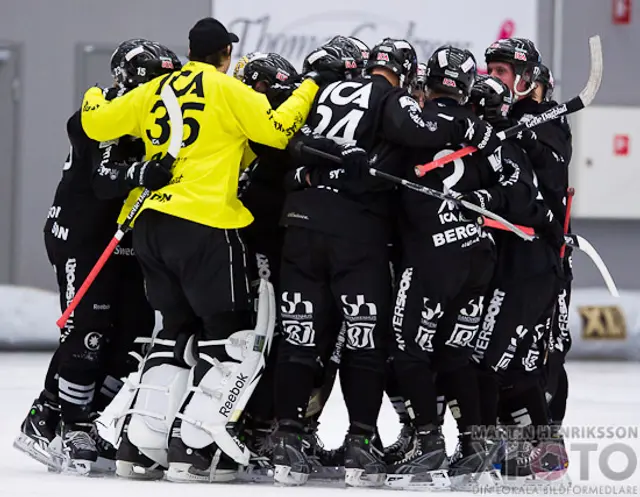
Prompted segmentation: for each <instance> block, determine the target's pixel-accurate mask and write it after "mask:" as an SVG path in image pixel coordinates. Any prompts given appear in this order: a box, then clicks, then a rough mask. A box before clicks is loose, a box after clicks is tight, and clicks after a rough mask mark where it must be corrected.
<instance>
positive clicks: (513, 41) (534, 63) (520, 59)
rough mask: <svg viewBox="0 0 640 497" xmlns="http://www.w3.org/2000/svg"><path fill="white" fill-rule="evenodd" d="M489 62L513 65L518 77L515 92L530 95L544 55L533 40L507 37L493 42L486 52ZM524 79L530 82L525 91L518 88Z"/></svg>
mask: <svg viewBox="0 0 640 497" xmlns="http://www.w3.org/2000/svg"><path fill="white" fill-rule="evenodd" d="M484 56H485V60H486V62H487V64H490V63H491V62H504V63H506V64H510V65H511V67H513V72H514V73H515V76H516V79H515V82H514V90H513V91H514V93H515V94H516V95H517V96H524V95H528V94H529V93H530V92H531V91H532V90H533V88H534V86H535V84H534V83H535V80H536V79H537V78H538V76H539V74H540V63H541V61H542V57H541V56H540V52H538V49H537V48H536V46H535V44H534V43H533V42H532V41H531V40H527V39H526V38H506V39H503V40H498V41H496V42H495V43H492V44H491V45H490V46H489V48H487V49H486V50H485V53H484ZM521 80H523V81H525V82H526V83H528V84H529V86H528V88H527V89H526V90H525V91H524V92H519V91H518V90H517V86H518V83H519V82H520V81H521Z"/></svg>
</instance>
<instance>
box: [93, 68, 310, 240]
mask: <svg viewBox="0 0 640 497" xmlns="http://www.w3.org/2000/svg"><path fill="white" fill-rule="evenodd" d="M165 84H170V85H171V87H172V88H173V90H174V92H175V94H176V96H177V98H178V102H179V103H180V106H181V109H182V115H183V121H184V125H183V126H184V127H183V135H182V148H181V149H180V153H179V154H178V157H177V160H176V161H175V163H174V165H173V167H172V173H173V178H172V180H171V183H170V184H169V185H167V186H165V187H164V188H161V189H159V190H156V191H155V192H154V193H153V194H152V195H151V196H150V197H149V198H148V199H147V201H146V202H145V203H144V205H143V206H142V208H141V209H140V212H142V211H143V210H144V209H154V210H157V211H160V212H164V213H166V214H170V215H172V216H176V217H180V218H183V219H188V220H190V221H193V222H196V223H200V224H204V225H207V226H212V227H215V228H223V229H233V228H242V227H245V226H247V225H249V224H250V223H251V222H252V221H253V216H252V215H251V213H250V212H249V211H248V210H247V209H246V208H245V207H244V206H243V205H242V203H241V202H240V200H238V198H237V190H238V176H239V173H240V168H241V160H242V156H243V153H244V152H245V148H246V147H247V141H248V140H252V141H255V142H258V143H263V144H265V145H268V146H271V147H275V148H280V149H284V148H285V147H286V145H287V143H288V142H289V139H290V138H291V137H292V136H293V135H294V133H295V132H296V131H297V130H298V129H299V128H300V127H301V126H302V125H303V124H304V122H305V120H306V118H307V114H308V113H309V109H310V108H311V104H312V102H313V99H314V97H315V94H316V92H317V91H318V86H317V85H316V84H315V83H314V82H313V81H311V80H306V81H304V82H303V83H302V85H301V86H300V87H299V88H298V89H297V90H296V91H294V92H293V95H292V96H291V97H290V98H289V99H288V100H287V101H286V102H285V103H283V104H282V105H281V106H280V107H278V109H277V110H274V109H272V108H271V105H270V104H269V102H268V100H267V98H266V97H265V96H264V95H262V94H260V93H257V92H256V91H254V90H252V89H251V88H249V87H248V86H246V85H244V84H243V83H241V82H240V81H238V80H236V79H234V78H231V77H229V76H227V75H226V74H223V73H221V72H219V71H217V70H216V68H215V67H213V66H211V65H209V64H204V63H200V62H189V63H188V64H186V65H185V66H184V67H183V68H182V70H181V71H179V72H178V71H176V72H174V73H171V74H169V75H165V76H161V77H159V78H156V79H154V80H153V81H150V82H149V83H147V84H145V85H142V86H140V87H138V88H136V89H135V90H132V91H131V92H129V93H127V94H126V95H124V96H122V97H120V98H116V99H114V100H112V101H106V100H105V99H104V97H103V95H102V91H101V90H100V89H99V88H91V89H89V90H88V91H87V92H86V94H85V95H84V102H83V104H82V126H83V128H84V130H85V132H86V133H87V135H88V136H89V137H90V138H92V139H93V140H97V141H107V140H113V139H115V138H119V137H121V136H124V135H132V136H136V137H140V138H142V139H143V140H144V144H145V156H146V158H147V159H151V158H154V159H159V158H161V157H162V156H163V155H164V154H166V152H167V149H168V147H169V137H170V134H171V123H170V122H169V117H168V115H167V111H166V109H165V107H164V104H163V103H162V99H161V98H160V91H161V90H162V88H163V86H164V85H165ZM141 191H142V189H141V188H136V189H134V190H133V191H132V192H131V194H130V195H129V198H128V199H127V202H126V203H125V206H124V208H123V210H122V212H121V215H120V221H122V220H123V219H124V217H125V216H126V215H127V214H128V213H129V210H130V207H131V205H133V203H134V202H135V200H136V199H137V198H138V196H139V195H140V192H141Z"/></svg>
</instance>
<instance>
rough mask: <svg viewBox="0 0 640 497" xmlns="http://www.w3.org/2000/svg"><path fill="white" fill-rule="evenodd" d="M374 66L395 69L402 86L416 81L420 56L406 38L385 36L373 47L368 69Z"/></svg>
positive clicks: (406, 86) (404, 86) (394, 71)
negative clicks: (399, 38) (396, 38)
mask: <svg viewBox="0 0 640 497" xmlns="http://www.w3.org/2000/svg"><path fill="white" fill-rule="evenodd" d="M374 67H386V68H388V69H390V70H391V71H393V73H394V74H395V75H396V76H398V78H399V80H400V86H401V87H402V88H408V87H409V86H411V85H412V84H413V83H414V79H415V77H416V73H417V71H418V56H417V55H416V51H415V49H414V48H413V46H412V45H411V43H409V42H408V41H406V40H395V39H393V38H385V39H384V40H382V41H381V42H380V43H378V44H377V45H376V46H374V47H373V48H372V49H371V52H370V53H369V62H368V64H367V71H370V70H371V69H373V68H374Z"/></svg>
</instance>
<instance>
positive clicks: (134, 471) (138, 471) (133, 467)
mask: <svg viewBox="0 0 640 497" xmlns="http://www.w3.org/2000/svg"><path fill="white" fill-rule="evenodd" d="M116 476H119V477H120V478H128V479H130V480H162V478H163V477H164V470H163V469H161V468H145V467H144V466H140V465H139V464H134V463H132V462H129V461H116Z"/></svg>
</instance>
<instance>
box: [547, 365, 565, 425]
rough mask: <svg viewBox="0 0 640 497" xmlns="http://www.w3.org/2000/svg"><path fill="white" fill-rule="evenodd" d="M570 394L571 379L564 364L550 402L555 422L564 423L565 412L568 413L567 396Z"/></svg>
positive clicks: (551, 415)
mask: <svg viewBox="0 0 640 497" xmlns="http://www.w3.org/2000/svg"><path fill="white" fill-rule="evenodd" d="M568 395H569V379H568V378H567V372H566V370H565V369H564V365H563V366H562V369H561V371H560V372H559V374H558V385H557V388H556V391H555V394H554V396H553V398H552V399H551V402H550V403H549V416H550V417H551V419H552V420H553V423H554V424H557V425H562V421H563V420H564V417H565V414H566V413H567V397H568Z"/></svg>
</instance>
